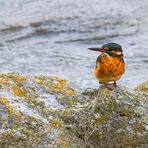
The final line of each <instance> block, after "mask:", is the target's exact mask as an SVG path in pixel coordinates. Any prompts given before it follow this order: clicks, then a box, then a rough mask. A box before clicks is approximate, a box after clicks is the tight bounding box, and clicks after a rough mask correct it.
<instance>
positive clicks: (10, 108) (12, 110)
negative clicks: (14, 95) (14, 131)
mask: <svg viewBox="0 0 148 148" xmlns="http://www.w3.org/2000/svg"><path fill="white" fill-rule="evenodd" d="M6 108H7V109H8V110H9V111H10V113H14V109H13V107H12V106H6Z"/></svg>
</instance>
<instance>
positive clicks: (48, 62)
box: [0, 0, 148, 88]
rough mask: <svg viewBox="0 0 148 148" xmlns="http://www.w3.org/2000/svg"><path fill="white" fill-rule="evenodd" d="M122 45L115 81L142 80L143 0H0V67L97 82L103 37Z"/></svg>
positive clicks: (147, 51) (146, 28)
mask: <svg viewBox="0 0 148 148" xmlns="http://www.w3.org/2000/svg"><path fill="white" fill-rule="evenodd" d="M108 42H117V43H119V44H121V45H122V47H123V50H124V54H125V61H126V63H127V64H126V65H127V66H126V67H127V69H126V73H125V75H124V76H123V77H122V79H121V80H120V81H119V83H120V84H122V85H124V86H127V87H130V88H133V87H135V86H136V85H138V84H140V83H142V82H145V81H147V80H148V0H141V1H139V0H124V1H123V0H118V1H117V0H101V1H100V0H0V72H1V73H6V72H19V73H22V74H27V75H37V74H44V75H47V76H55V75H56V76H59V77H62V78H66V79H68V80H70V81H71V82H74V83H77V84H78V85H79V86H80V87H81V88H88V87H89V88H90V87H98V82H97V81H96V79H95V77H94V74H93V71H94V68H95V61H96V58H97V56H98V53H95V52H92V51H89V50H87V48H88V47H97V46H98V47H99V46H101V45H102V44H104V43H108Z"/></svg>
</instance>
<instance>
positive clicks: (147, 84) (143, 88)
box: [135, 82, 148, 95]
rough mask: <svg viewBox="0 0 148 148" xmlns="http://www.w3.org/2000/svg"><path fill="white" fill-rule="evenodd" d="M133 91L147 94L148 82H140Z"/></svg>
mask: <svg viewBox="0 0 148 148" xmlns="http://www.w3.org/2000/svg"><path fill="white" fill-rule="evenodd" d="M135 91H139V92H143V93H144V94H147V95H148V82H145V83H142V84H141V85H139V86H137V87H136V88H135Z"/></svg>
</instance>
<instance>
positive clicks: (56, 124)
mask: <svg viewBox="0 0 148 148" xmlns="http://www.w3.org/2000/svg"><path fill="white" fill-rule="evenodd" d="M49 125H50V126H51V127H54V128H59V127H61V126H62V124H61V123H60V122H59V121H58V120H57V119H54V120H50V121H49Z"/></svg>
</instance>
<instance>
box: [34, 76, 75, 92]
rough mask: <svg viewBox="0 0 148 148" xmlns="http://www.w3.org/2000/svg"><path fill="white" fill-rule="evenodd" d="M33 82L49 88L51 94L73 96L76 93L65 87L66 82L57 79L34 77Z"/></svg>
mask: <svg viewBox="0 0 148 148" xmlns="http://www.w3.org/2000/svg"><path fill="white" fill-rule="evenodd" d="M35 81H36V82H37V83H38V84H40V85H42V86H45V87H48V88H50V90H51V93H62V94H66V95H75V94H76V91H75V90H73V89H71V88H69V87H68V86H66V83H67V82H68V81H67V80H64V79H59V78H58V77H43V76H38V77H36V79H35Z"/></svg>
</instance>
